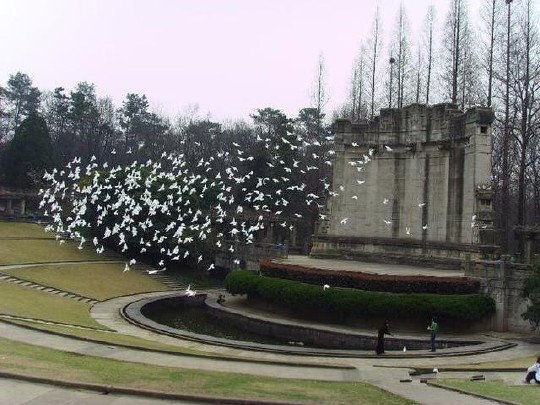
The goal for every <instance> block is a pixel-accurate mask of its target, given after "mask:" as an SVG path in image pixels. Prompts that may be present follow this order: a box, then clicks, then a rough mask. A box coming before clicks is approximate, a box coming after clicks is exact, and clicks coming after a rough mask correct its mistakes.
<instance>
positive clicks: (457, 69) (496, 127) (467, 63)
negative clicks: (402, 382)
mask: <svg viewBox="0 0 540 405" xmlns="http://www.w3.org/2000/svg"><path fill="white" fill-rule="evenodd" d="M448 5H449V7H448V13H447V15H446V16H443V17H442V18H441V17H439V16H437V10H436V8H435V7H434V6H430V7H429V8H428V9H427V10H426V15H425V19H424V23H423V26H422V29H421V33H420V34H419V35H416V36H413V35H411V29H410V26H409V22H408V18H407V13H406V9H405V7H404V6H403V5H402V6H400V7H399V9H398V10H397V12H396V19H395V24H394V25H393V27H392V35H391V37H390V41H389V42H388V43H386V44H384V43H383V38H385V36H384V35H383V28H384V27H383V26H382V21H381V18H380V14H379V11H378V10H377V13H376V14H375V16H374V19H373V24H372V28H371V33H370V35H369V37H368V38H367V39H366V40H365V41H364V42H363V44H362V45H361V47H360V49H359V53H358V56H357V57H356V60H355V63H354V64H353V66H352V74H351V78H350V93H349V97H348V99H347V100H346V101H345V102H344V103H343V105H342V106H341V107H340V108H338V109H337V110H336V111H334V112H332V114H331V115H332V117H333V118H349V119H351V120H353V121H360V120H367V119H372V118H373V117H374V116H375V115H376V114H377V112H378V111H379V110H380V108H387V107H390V108H400V107H402V106H405V105H408V104H410V103H426V104H434V103H437V102H452V103H455V104H456V105H458V107H460V108H462V109H466V108H469V107H471V106H475V105H483V106H489V107H491V108H493V110H494V112H495V117H496V119H495V122H494V124H493V131H492V136H493V139H492V145H493V151H492V152H493V153H492V156H493V158H492V165H493V167H492V169H493V170H492V188H493V191H494V206H495V210H496V227H497V229H499V230H500V233H499V241H498V242H499V243H500V244H501V245H503V246H504V247H506V248H507V249H508V250H509V251H511V250H512V249H516V248H517V246H516V244H515V241H514V238H513V235H512V228H513V226H514V225H528V224H537V223H539V222H540V160H539V157H540V147H539V142H538V131H539V125H540V102H539V98H538V97H539V96H538V94H539V90H540V60H539V58H540V37H539V31H538V30H539V22H538V21H540V20H539V19H538V18H537V14H536V12H537V10H534V8H533V1H532V0H505V1H502V0H484V2H483V3H482V9H481V12H480V14H479V15H480V17H479V18H478V19H476V20H472V19H471V18H470V14H469V10H468V7H467V2H466V0H448ZM441 33H442V34H441ZM324 75H325V68H324V59H322V57H321V58H320V60H319V61H318V65H317V76H316V80H315V82H316V83H315V90H314V101H313V103H312V105H311V106H309V107H307V108H304V109H302V110H300V111H299V113H298V116H297V117H294V118H290V117H287V116H286V115H285V114H284V113H283V112H281V111H280V110H279V109H275V108H269V107H268V108H262V109H258V110H257V111H256V112H255V113H254V114H253V115H252V116H251V119H252V120H251V122H246V121H241V120H239V121H235V122H228V123H220V122H215V121H213V120H211V119H209V118H202V117H200V116H198V115H197V113H196V112H195V111H192V112H185V113H184V114H182V115H180V116H178V117H176V118H174V119H171V118H170V117H166V116H164V115H162V114H159V113H156V112H153V111H151V109H150V107H149V102H148V100H147V98H146V96H145V95H141V94H134V93H131V94H128V95H126V98H125V99H124V100H123V102H122V105H121V106H120V107H117V106H115V105H114V103H113V102H112V100H111V99H110V98H108V97H99V96H98V95H97V94H96V91H95V86H94V85H93V84H91V83H87V82H81V83H79V84H78V85H77V86H76V87H75V88H74V89H73V90H72V91H70V92H69V93H68V92H66V90H65V89H63V88H61V87H58V88H56V89H55V90H54V91H41V90H39V89H38V88H36V87H34V86H33V85H32V80H31V79H30V77H29V76H28V75H26V74H24V73H20V72H19V73H16V74H13V75H12V76H10V78H9V80H8V81H7V84H6V85H5V86H2V87H0V152H2V155H1V156H2V164H1V165H0V170H1V173H0V175H2V177H0V179H2V180H1V181H3V182H4V183H9V182H12V183H13V184H12V185H14V186H30V185H32V184H33V183H32V182H35V181H36V173H34V171H33V170H32V167H23V168H19V169H17V168H16V166H17V165H18V164H20V163H21V158H20V156H23V157H28V156H32V153H34V152H31V151H30V150H29V149H28V148H29V145H27V143H28V141H27V140H26V141H25V140H24V139H26V138H25V137H24V136H22V135H23V134H22V132H25V131H28V130H29V129H28V128H29V127H30V126H29V125H26V126H21V123H22V122H23V120H24V119H26V118H30V117H34V118H33V119H34V120H38V119H41V120H42V121H40V122H41V124H40V123H34V124H32V128H38V127H42V128H45V127H46V129H47V133H48V136H49V138H50V144H51V147H50V149H49V148H47V147H41V148H40V151H39V152H40V154H41V155H43V154H45V155H48V157H43V156H41V158H40V159H41V161H40V163H39V164H40V165H42V166H44V167H45V166H47V165H52V164H53V163H54V164H55V165H57V166H62V165H65V164H66V163H67V162H69V160H71V159H72V157H73V156H81V157H82V158H84V159H89V158H90V157H91V156H95V158H96V159H97V161H98V162H104V161H107V162H109V163H111V164H117V163H127V161H126V159H127V160H129V159H138V160H143V159H158V158H159V156H161V154H162V153H163V152H173V151H174V152H176V153H182V154H184V158H185V159H186V160H187V162H188V164H194V165H195V164H196V163H197V162H198V161H199V160H200V159H201V158H205V157H209V156H211V155H212V154H213V153H214V152H215V150H217V149H222V150H225V151H229V152H230V153H234V150H233V149H234V148H235V147H234V146H233V145H240V146H241V148H243V149H245V150H248V149H249V148H250V147H251V146H253V147H254V146H255V145H256V142H254V139H256V137H257V136H259V137H262V136H265V137H268V136H270V137H279V136H285V135H286V134H287V133H288V132H289V133H293V134H295V136H297V137H302V138H303V139H305V140H310V141H314V142H313V143H311V147H312V148H313V147H315V146H314V145H315V143H318V144H320V145H324V144H325V142H324V141H325V139H326V137H327V136H328V134H329V131H330V130H329V125H328V121H327V120H325V117H326V115H325V113H326V112H325V102H326V91H325V86H324ZM25 128H26V129H25ZM23 130H25V131H23ZM17 131H19V132H20V134H19V135H21V136H17ZM14 145H17V146H16V147H15V146H14ZM25 145H26V147H27V149H24V146H25ZM126 152H129V153H126ZM257 152H260V154H261V159H262V158H264V156H263V155H264V151H257ZM295 153H299V154H301V155H302V156H298V158H302V159H307V158H309V159H314V157H313V156H317V158H318V159H324V158H322V157H321V156H324V153H318V152H315V151H311V150H303V151H302V149H301V148H300V149H299V150H298V151H296V152H295ZM128 156H129V157H128ZM35 159H36V160H39V159H38V157H35ZM251 163H253V162H251ZM319 163H321V162H319ZM30 166H31V165H30ZM320 167H321V168H322V169H321V170H322V172H321V173H317V175H320V176H322V177H328V176H329V173H328V169H327V167H325V165H321V166H320ZM254 169H257V170H263V169H261V166H260V165H259V166H257V165H254ZM14 170H15V171H16V170H19V172H21V173H22V175H21V176H15V175H14V174H13V171H14ZM313 176H315V174H313ZM310 181H311V182H312V183H313V187H319V186H320V184H319V183H318V182H317V180H315V179H312V180H310Z"/></svg>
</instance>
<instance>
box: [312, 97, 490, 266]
mask: <svg viewBox="0 0 540 405" xmlns="http://www.w3.org/2000/svg"><path fill="white" fill-rule="evenodd" d="M493 118H494V116H493V112H492V110H491V109H490V108H482V107H475V108H471V109H469V110H467V111H465V112H463V111H461V110H459V109H458V108H457V106H456V105H454V104H437V105H433V106H427V105H421V104H413V105H410V106H407V107H404V108H402V109H391V108H387V109H382V110H381V112H380V116H378V117H375V119H374V120H373V121H370V122H360V123H351V122H350V121H349V120H337V121H336V122H335V123H334V125H333V132H334V135H335V150H336V155H335V160H334V170H333V189H334V190H335V191H336V193H337V195H334V196H331V197H329V199H328V201H327V205H326V214H327V216H326V218H325V219H324V220H323V221H321V222H320V223H319V224H318V229H317V232H316V234H315V235H314V238H313V247H312V249H311V256H313V257H327V258H329V257H333V258H346V259H360V260H362V259H367V260H376V261H386V262H397V263H399V262H404V263H413V264H420V265H422V264H424V265H429V266H440V267H447V268H458V267H459V266H461V263H462V261H463V260H465V259H466V258H467V259H469V260H471V259H472V260H476V259H480V258H487V257H488V256H489V253H490V252H493V250H494V249H495V246H494V245H493V239H494V238H493V227H492V218H493V212H492V205H491V189H490V184H491V123H492V121H493Z"/></svg>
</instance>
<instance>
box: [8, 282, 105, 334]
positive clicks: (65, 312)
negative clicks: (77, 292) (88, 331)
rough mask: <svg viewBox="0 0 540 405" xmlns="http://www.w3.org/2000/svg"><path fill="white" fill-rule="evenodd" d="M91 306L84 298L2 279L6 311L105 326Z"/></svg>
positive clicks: (20, 314)
mask: <svg viewBox="0 0 540 405" xmlns="http://www.w3.org/2000/svg"><path fill="white" fill-rule="evenodd" d="M89 310H90V305H89V304H86V303H83V302H79V301H75V300H73V299H70V298H65V297H61V296H58V295H52V294H48V293H45V292H42V291H39V290H35V289H32V288H29V287H22V286H20V285H17V284H12V283H8V282H6V281H0V313H2V314H7V315H15V316H22V317H27V318H36V319H41V320H45V321H52V322H61V323H68V324H73V325H79V326H87V327H91V328H101V329H103V328H104V327H103V326H102V325H101V324H99V323H97V322H96V321H94V320H93V319H92V318H91V317H90V314H89Z"/></svg>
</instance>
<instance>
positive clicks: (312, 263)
mask: <svg viewBox="0 0 540 405" xmlns="http://www.w3.org/2000/svg"><path fill="white" fill-rule="evenodd" d="M273 261H274V262H276V263H285V264H293V265H298V266H304V267H311V268H316V269H324V270H342V271H357V272H362V273H372V274H389V275H396V276H433V277H463V276H464V275H465V273H464V271H462V270H447V269H439V268H430V267H418V266H412V265H406V264H390V263H384V264H383V263H370V262H361V261H356V260H339V259H315V258H312V257H309V256H300V255H289V256H288V257H287V258H286V259H274V260H273Z"/></svg>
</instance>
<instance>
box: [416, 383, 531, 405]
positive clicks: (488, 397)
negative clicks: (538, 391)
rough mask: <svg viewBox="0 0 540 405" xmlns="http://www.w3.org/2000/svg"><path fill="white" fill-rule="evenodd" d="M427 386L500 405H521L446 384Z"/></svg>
mask: <svg viewBox="0 0 540 405" xmlns="http://www.w3.org/2000/svg"><path fill="white" fill-rule="evenodd" d="M426 384H427V385H430V386H432V387H437V388H441V389H445V390H448V391H454V392H459V393H460V394H465V395H469V396H471V397H476V398H481V399H486V400H488V401H493V402H497V403H499V404H507V405H521V404H519V403H517V402H512V401H507V400H506V399H500V398H495V397H490V396H489V395H483V394H477V393H475V392H470V391H466V390H462V389H460V388H454V387H448V386H446V385H444V384H441V383H437V382H432V381H426Z"/></svg>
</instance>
